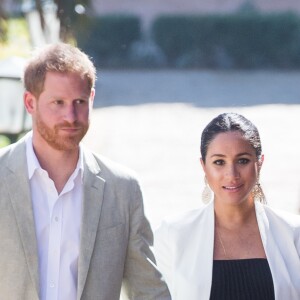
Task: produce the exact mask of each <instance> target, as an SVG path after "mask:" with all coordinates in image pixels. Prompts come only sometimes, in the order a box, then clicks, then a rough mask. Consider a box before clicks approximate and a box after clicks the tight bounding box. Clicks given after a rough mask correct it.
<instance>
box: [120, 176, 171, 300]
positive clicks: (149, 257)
mask: <svg viewBox="0 0 300 300" xmlns="http://www.w3.org/2000/svg"><path fill="white" fill-rule="evenodd" d="M132 185H133V186H132V192H133V198H132V201H131V203H130V236H129V242H128V249H127V257H126V262H125V270H124V276H123V278H124V279H123V289H122V297H123V298H122V299H124V298H125V299H130V300H142V299H143V300H146V299H147V300H151V299H153V300H154V299H156V300H167V299H171V297H170V294H169V290H168V288H167V285H166V283H165V282H164V281H163V280H162V276H161V274H160V272H159V271H158V270H157V268H156V261H155V258H154V255H153V253H152V251H151V249H150V247H151V246H152V244H153V233H152V230H151V227H150V224H149V222H148V220H147V219H146V217H145V215H144V208H143V199H142V193H141V189H140V186H139V184H138V182H137V181H135V180H133V181H132Z"/></svg>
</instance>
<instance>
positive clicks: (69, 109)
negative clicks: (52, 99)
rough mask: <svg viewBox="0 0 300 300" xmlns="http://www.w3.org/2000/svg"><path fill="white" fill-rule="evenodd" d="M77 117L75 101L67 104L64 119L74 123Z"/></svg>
mask: <svg viewBox="0 0 300 300" xmlns="http://www.w3.org/2000/svg"><path fill="white" fill-rule="evenodd" d="M76 119H77V112H76V107H75V105H74V104H73V103H72V104H69V105H66V107H65V111H64V120H65V121H67V122H69V123H73V122H74V121H75V120H76Z"/></svg>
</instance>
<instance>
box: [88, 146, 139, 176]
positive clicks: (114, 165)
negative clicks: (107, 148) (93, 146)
mask: <svg viewBox="0 0 300 300" xmlns="http://www.w3.org/2000/svg"><path fill="white" fill-rule="evenodd" d="M83 151H84V159H85V162H86V163H87V164H88V165H89V166H93V167H96V168H99V172H100V173H102V174H103V175H105V176H113V177H114V178H123V179H124V178H125V179H135V180H136V178H137V173H136V172H135V171H134V170H132V169H130V168H129V167H127V166H125V165H122V164H120V163H118V162H116V161H113V160H111V159H110V158H108V157H105V156H103V155H101V154H98V153H94V152H92V151H90V150H88V149H87V148H83Z"/></svg>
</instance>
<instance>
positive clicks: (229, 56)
mask: <svg viewBox="0 0 300 300" xmlns="http://www.w3.org/2000/svg"><path fill="white" fill-rule="evenodd" d="M152 35H153V38H154V40H155V42H156V43H157V44H158V45H159V46H160V47H161V49H162V51H163V52H164V53H165V55H166V57H168V61H169V65H170V66H185V67H186V66H188V67H237V68H253V67H300V19H299V17H298V16H296V15H294V14H291V13H285V14H269V15H262V14H255V13H252V14H251V13H249V14H234V15H209V16H161V17H159V18H157V19H156V20H155V22H154V24H153V27H152Z"/></svg>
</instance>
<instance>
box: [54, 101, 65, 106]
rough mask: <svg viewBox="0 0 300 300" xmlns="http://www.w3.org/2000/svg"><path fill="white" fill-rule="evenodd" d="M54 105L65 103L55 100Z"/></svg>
mask: <svg viewBox="0 0 300 300" xmlns="http://www.w3.org/2000/svg"><path fill="white" fill-rule="evenodd" d="M54 104H57V105H62V104H64V102H63V101H62V100H55V101H54Z"/></svg>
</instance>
